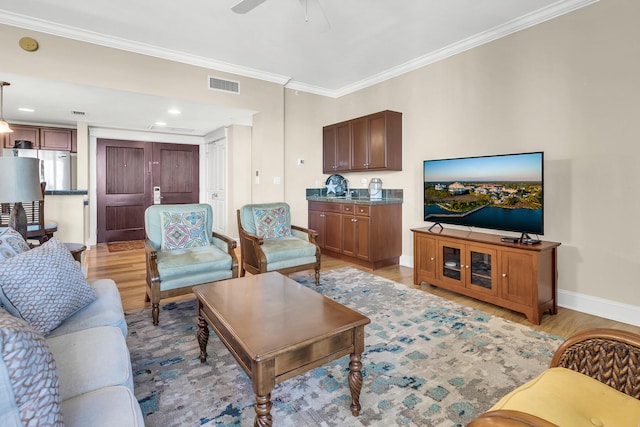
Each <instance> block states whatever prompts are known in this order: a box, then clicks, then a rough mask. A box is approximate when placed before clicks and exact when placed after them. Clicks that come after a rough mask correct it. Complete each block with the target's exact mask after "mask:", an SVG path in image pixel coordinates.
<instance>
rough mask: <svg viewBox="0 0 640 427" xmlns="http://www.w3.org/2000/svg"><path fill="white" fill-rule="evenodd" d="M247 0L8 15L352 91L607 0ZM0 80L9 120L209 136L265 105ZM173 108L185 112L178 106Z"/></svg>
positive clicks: (95, 38)
mask: <svg viewBox="0 0 640 427" xmlns="http://www.w3.org/2000/svg"><path fill="white" fill-rule="evenodd" d="M237 1H238V0H189V1H182V2H176V1H167V0H155V1H153V2H150V1H148V0H109V1H106V0H102V1H100V0H65V1H64V2H61V1H58V0H28V1H26V0H3V1H2V4H1V5H0V23H4V24H8V25H12V26H17V27H21V28H27V29H30V30H36V31H40V32H45V33H50V34H55V35H59V36H63V37H68V38H73V39H77V40H82V41H87V42H91V43H96V44H100V45H105V46H110V47H115V48H119V49H125V50H129V51H133V52H137V53H142V54H147V55H152V56H156V57H161V58H167V59H171V60H176V61H180V62H184V63H190V64H195V65H199V66H205V67H208V68H212V69H218V70H221V71H227V72H231V73H235V74H240V75H244V76H249V77H255V78H260V79H264V80H268V81H274V82H279V83H281V84H286V86H287V87H288V88H292V89H297V90H302V91H308V92H313V93H318V94H321V95H326V96H340V95H344V94H346V93H350V92H353V91H355V90H358V89H360V88H363V87H366V86H370V85H372V84H375V83H377V82H379V81H383V80H385V79H388V78H391V77H394V76H396V75H399V74H402V73H404V72H407V71H410V70H412V69H416V68H419V67H421V66H424V65H426V64H429V63H432V62H434V61H437V60H440V59H443V58H445V57H447V56H451V55H453V54H456V53H459V52H462V51H464V50H467V49H470V48H473V47H475V46H478V45H480V44H482V43H486V42H488V41H491V40H494V39H496V38H499V37H503V36H505V35H508V34H510V33H513V32H515V31H519V30H521V29H524V28H527V27H529V26H531V25H535V24H537V23H540V22H543V21H545V20H548V19H551V18H553V17H555V16H558V15H561V14H563V13H567V12H570V11H573V10H575V9H577V8H579V7H583V6H585V5H587V4H590V3H593V2H594V1H596V0H560V1H558V0H482V1H480V0H266V1H265V2H264V3H263V4H261V5H259V6H258V7H256V8H255V9H253V10H252V11H250V12H249V13H247V14H236V13H234V12H232V11H231V7H232V6H233V5H234V4H235V3H237ZM305 3H306V5H307V7H305ZM16 42H17V41H16ZM0 80H5V81H8V82H10V83H11V86H9V87H6V88H5V96H4V98H5V99H4V115H5V118H6V119H7V120H9V121H11V120H14V121H27V122H34V121H36V122H44V123H57V124H67V125H73V124H75V122H76V121H78V120H82V121H86V122H88V123H89V124H90V125H91V126H101V127H114V128H121V129H132V130H148V129H150V127H151V126H153V124H154V123H155V122H156V121H157V120H164V121H165V122H167V126H168V129H167V130H168V131H169V132H170V133H179V134H190V135H199V136H201V135H204V134H206V133H208V132H210V131H212V130H214V129H216V128H219V127H221V126H226V125H229V124H232V123H239V124H250V123H251V116H252V114H253V113H254V112H253V111H247V110H241V109H229V108H227V107H221V106H215V105H210V104H206V105H203V104H194V103H185V102H184V101H180V100H171V99H164V98H158V97H154V96H148V95H144V94H136V93H132V92H124V91H114V90H107V89H102V88H95V87H86V86H79V85H72V84H68V83H62V82H54V81H44V80H41V79H34V78H32V77H26V76H19V75H11V74H8V73H3V72H2V65H1V64H0ZM23 106H24V107H30V108H33V109H34V110H35V112H34V113H21V112H19V111H18V110H17V108H18V107H23ZM172 107H174V108H178V109H180V110H181V111H182V113H181V114H180V115H178V116H169V115H168V114H167V113H166V111H167V110H168V109H169V108H172ZM71 111H83V112H85V113H86V115H85V116H84V117H83V116H76V115H72V114H71ZM168 116H169V117H168Z"/></svg>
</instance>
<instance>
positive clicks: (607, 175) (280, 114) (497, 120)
mask: <svg viewBox="0 0 640 427" xmlns="http://www.w3.org/2000/svg"><path fill="white" fill-rule="evenodd" d="M639 15H640V4H638V3H637V2H635V1H632V0H600V1H598V2H594V3H592V4H589V5H587V6H585V7H582V8H579V9H577V10H575V11H572V12H570V13H567V14H564V15H561V16H558V17H556V18H554V19H551V20H548V21H546V22H542V23H539V24H537V25H535V26H533V27H529V28H525V29H523V30H522V31H519V32H515V33H513V34H509V35H507V36H505V37H502V38H497V39H496V40H493V41H491V42H489V43H486V44H482V45H479V46H476V47H473V48H472V49H469V50H465V51H463V52H458V53H457V54H455V55H452V56H448V57H445V58H442V59H440V60H437V61H434V62H433V63H430V64H426V65H424V66H422V67H420V68H418V69H415V70H411V71H408V72H406V73H403V74H401V75H398V76H394V77H392V78H389V79H386V80H383V81H380V82H378V83H376V84H372V85H370V86H367V87H364V88H362V89H360V90H355V91H353V92H349V93H345V94H341V95H340V96H337V97H332V96H323V95H321V94H314V93H310V92H304V91H301V90H297V89H293V88H288V87H285V86H283V84H282V83H277V82H269V81H264V80H259V79H255V78H250V77H246V76H241V75H234V74H229V73H225V72H216V75H219V76H222V77H226V78H229V79H230V80H234V81H238V82H240V85H241V86H242V88H243V89H242V92H241V93H240V94H238V95H229V94H225V93H219V92H212V91H207V90H204V89H203V88H202V82H204V81H206V79H207V76H209V75H211V73H212V71H211V70H210V69H207V68H206V67H201V66H197V65H190V64H185V63H178V62H174V61H171V60H167V59H161V58H157V57H151V56H145V55H141V54H136V53H132V52H127V51H123V50H117V49H114V48H110V47H105V46H98V45H95V44H91V43H87V42H82V41H78V40H72V39H69V38H65V37H60V36H57V35H53V34H47V33H45V32H39V31H35V30H33V29H27V28H26V27H20V26H16V25H10V24H6V23H5V24H2V25H0V36H1V38H2V39H3V40H8V41H9V42H6V43H4V44H3V46H2V47H0V51H1V52H2V55H3V64H2V71H3V72H6V73H9V74H27V75H29V76H33V77H38V78H48V79H52V80H60V81H65V82H73V83H77V84H82V85H88V86H97V87H111V88H117V89H119V90H127V91H132V92H139V93H145V94H150V95H157V96H169V97H172V96H173V97H179V98H182V99H187V100H190V101H193V102H203V103H219V104H224V105H228V106H233V107H238V108H243V109H247V110H253V111H257V112H259V113H257V114H256V115H255V116H254V117H253V121H252V124H251V126H250V127H249V126H246V125H232V126H230V137H229V159H230V161H229V164H230V170H232V171H233V172H232V174H231V175H230V176H232V177H233V178H234V179H233V180H230V182H229V194H232V195H233V199H232V200H231V201H230V206H229V212H235V209H236V208H237V207H239V206H240V205H242V204H244V203H249V202H269V201H274V200H284V201H286V202H287V203H289V204H290V205H291V212H292V222H293V223H296V224H303V225H304V224H307V201H306V200H305V197H304V195H305V190H306V189H307V188H312V187H317V186H318V183H319V182H320V183H324V181H325V179H326V177H327V176H326V175H323V174H322V173H321V170H322V165H321V159H322V133H321V129H322V127H323V126H325V125H327V124H330V123H335V122H339V121H342V120H347V119H351V118H355V117H359V116H363V115H366V114H370V113H374V112H377V111H382V110H387V109H389V110H394V111H399V112H402V113H403V170H402V171H399V172H377V173H352V174H344V175H345V177H346V178H347V179H349V180H350V182H351V183H352V186H353V183H359V182H360V180H361V178H365V179H366V180H367V181H368V180H369V179H370V178H372V177H380V178H381V179H382V181H383V183H384V187H385V188H400V189H402V190H403V193H404V200H403V206H402V229H403V233H402V256H401V259H400V263H401V265H403V266H412V265H413V239H412V234H411V231H410V229H411V228H415V227H424V226H427V225H429V224H428V223H426V222H425V221H424V218H423V216H422V203H423V196H422V161H423V160H428V159H440V158H452V157H467V156H482V155H493V154H506V153H519V152H532V151H544V160H545V164H544V168H545V169H544V173H545V194H544V198H545V213H544V215H545V230H544V235H543V236H540V238H542V239H544V240H550V241H555V242H560V243H561V246H560V247H559V249H558V275H559V277H558V304H559V305H560V306H561V307H565V308H569V309H573V310H576V311H580V312H584V313H588V314H592V315H595V316H601V317H604V318H607V319H611V320H616V321H620V322H624V323H627V324H629V325H635V326H640V322H639V321H638V319H640V315H639V314H640V296H639V294H638V292H637V291H636V283H635V280H634V279H633V277H635V276H634V273H635V270H636V269H637V268H638V267H639V265H638V264H639V262H638V258H639V257H638V256H637V255H638V247H637V245H635V244H634V241H635V240H636V235H637V234H638V233H637V231H635V228H634V226H633V224H634V223H635V220H636V217H635V213H636V212H635V211H636V209H634V208H636V207H637V206H636V205H637V204H636V203H632V204H631V205H627V204H626V202H625V201H624V200H626V199H624V197H625V196H626V198H627V199H628V198H629V194H630V193H631V190H632V183H633V182H635V181H637V177H638V172H637V170H638V168H637V167H636V165H635V163H636V162H635V159H636V158H637V155H638V154H640V153H638V150H639V148H638V144H637V143H636V141H635V136H636V134H637V133H638V130H639V129H638V126H640V124H638V120H637V116H638V103H637V101H636V99H635V93H634V89H637V86H638V83H637V81H638V80H637V76H638V75H639V71H640V61H639V60H638V57H639V56H638V55H637V53H638V52H637V50H638V48H637V47H636V43H635V40H637V39H638V36H640V29H639V28H638V26H637V24H636V22H635V18H636V17H637V16H639ZM24 36H31V37H33V38H35V39H37V40H38V41H39V43H40V44H41V46H43V48H42V49H40V50H39V51H38V52H36V53H34V54H31V53H26V52H24V51H22V50H21V49H20V48H19V47H18V44H17V41H18V40H19V39H20V38H22V37H24ZM45 47H46V48H45ZM125 64H126V66H125ZM125 69H126V70H125ZM176 76H179V77H180V85H167V82H171V81H174V80H175V78H176ZM10 94H11V92H10V89H8V90H7V91H6V92H5V98H7V97H9V96H10ZM5 116H9V113H8V112H7V111H5ZM9 118H10V116H9ZM78 129H79V130H83V131H84V132H83V134H82V135H79V136H78V169H79V171H83V173H81V174H79V177H78V188H85V189H87V190H88V191H89V202H90V203H89V204H90V206H91V200H92V193H91V192H92V187H93V184H94V183H93V182H92V180H91V168H92V165H93V163H92V161H93V160H92V158H93V157H92V147H95V145H94V144H95V138H96V136H95V135H107V136H108V135H118V134H119V133H117V132H115V131H113V130H110V129H108V128H107V127H104V128H101V129H96V130H94V134H93V135H92V134H91V130H90V129H89V128H88V126H87V125H86V123H82V122H81V123H79V125H78ZM133 134H135V133H133V132H131V135H133ZM234 137H235V138H236V140H235V141H234ZM247 147H248V148H249V150H247ZM298 159H304V165H298V162H297V160H298ZM256 170H259V171H260V176H261V177H262V179H261V181H260V183H256V182H255V180H254V175H253V174H254V173H255V171H256ZM238 175H239V176H238ZM275 177H281V178H282V180H281V183H280V184H275V183H274V179H273V178H275ZM355 186H356V187H357V185H355ZM632 200H633V199H632ZM86 217H87V220H86V224H85V227H83V228H84V229H87V230H91V229H94V228H95V223H96V222H95V221H96V217H95V213H93V212H92V213H88V214H87V215H86ZM228 217H229V221H228V227H227V229H228V230H229V234H230V235H231V236H233V237H237V231H236V230H237V228H236V224H235V217H234V215H228ZM506 234H508V233H506ZM82 236H83V238H84V240H85V242H86V243H87V245H88V246H89V251H91V250H92V248H91V246H92V245H94V244H95V240H92V235H91V232H90V231H89V232H84V231H83V235H82Z"/></svg>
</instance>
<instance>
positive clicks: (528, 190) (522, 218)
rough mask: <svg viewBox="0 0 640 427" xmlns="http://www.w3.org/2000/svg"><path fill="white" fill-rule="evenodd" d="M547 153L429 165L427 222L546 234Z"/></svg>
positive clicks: (428, 162) (426, 167)
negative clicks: (545, 186)
mask: <svg viewBox="0 0 640 427" xmlns="http://www.w3.org/2000/svg"><path fill="white" fill-rule="evenodd" d="M543 157H544V155H543V153H542V152H535V153H518V154H503V155H495V156H481V157H463V158H454V159H439V160H425V161H424V165H423V171H424V220H425V221H430V222H433V223H434V224H433V225H432V226H431V228H433V227H434V226H435V225H440V226H442V225H441V224H455V225H463V226H468V227H479V228H487V229H495V230H504V231H515V232H518V233H522V238H525V237H526V238H527V239H528V238H529V237H528V233H532V234H543V231H544V215H543V208H544V197H543V194H544V193H543V190H544V188H543V183H544V173H543Z"/></svg>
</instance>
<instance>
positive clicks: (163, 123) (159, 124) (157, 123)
mask: <svg viewBox="0 0 640 427" xmlns="http://www.w3.org/2000/svg"><path fill="white" fill-rule="evenodd" d="M166 125H167V124H166V123H165V122H156V126H166Z"/></svg>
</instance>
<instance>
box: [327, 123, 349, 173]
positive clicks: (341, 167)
mask: <svg viewBox="0 0 640 427" xmlns="http://www.w3.org/2000/svg"><path fill="white" fill-rule="evenodd" d="M322 152H323V153H324V156H323V158H322V171H323V172H324V173H329V174H333V173H336V172H340V171H349V170H350V169H351V124H350V123H349V122H345V123H339V124H336V125H332V126H326V127H324V128H323V129H322Z"/></svg>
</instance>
